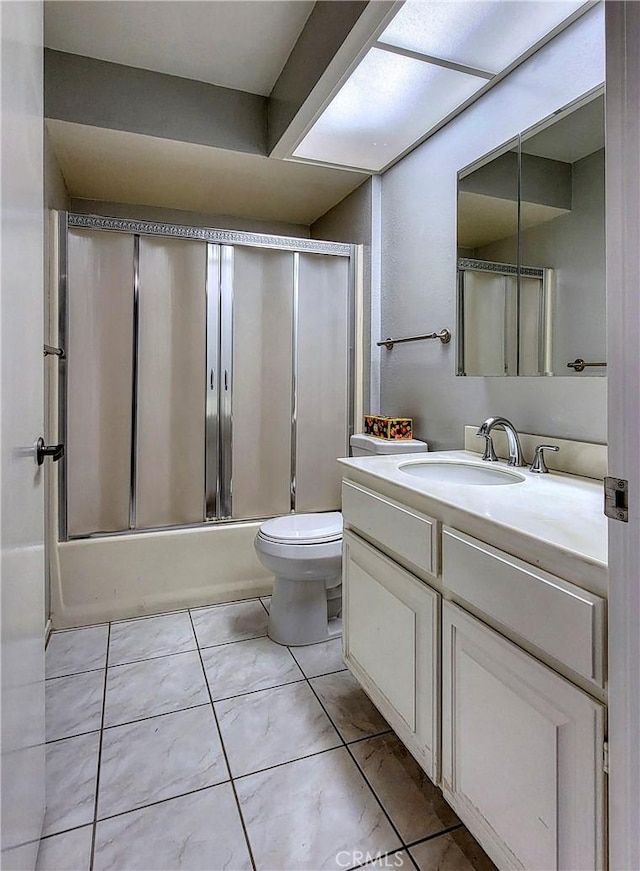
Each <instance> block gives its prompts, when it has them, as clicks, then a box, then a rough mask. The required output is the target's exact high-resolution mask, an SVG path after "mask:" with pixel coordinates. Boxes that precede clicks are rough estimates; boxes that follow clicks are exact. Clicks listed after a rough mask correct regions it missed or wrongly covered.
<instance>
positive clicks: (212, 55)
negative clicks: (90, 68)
mask: <svg viewBox="0 0 640 871" xmlns="http://www.w3.org/2000/svg"><path fill="white" fill-rule="evenodd" d="M313 6H314V3H313V0H216V2H202V0H196V2H192V0H178V2H174V0H124V2H123V0H110V2H94V0H88V2H87V0H46V2H45V15H44V42H45V45H46V46H47V47H48V48H53V49H57V50H58V51H65V52H69V53H71V54H80V55H85V56H86V57H93V58H98V59H100V60H105V61H111V62H113V63H118V64H124V65H125V66H132V67H140V68H142V69H146V70H154V71H156V72H160V73H167V74H168V75H173V76H181V77H183V78H188V79H196V80H198V81H202V82H209V83H210V84H214V85H221V86H223V87H226V88H234V89H236V90H240V91H248V92H250V93H253V94H263V95H265V96H267V95H268V94H269V93H270V92H271V90H272V88H273V85H274V84H275V82H276V80H277V78H278V76H279V75H280V73H281V71H282V68H283V66H284V64H285V62H286V60H287V58H288V57H289V54H290V53H291V50H292V48H293V46H294V45H295V43H296V41H297V39H298V36H299V35H300V32H301V31H302V28H303V27H304V25H305V22H306V20H307V18H308V17H309V14H310V12H311V10H312V9H313Z"/></svg>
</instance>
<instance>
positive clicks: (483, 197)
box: [457, 91, 606, 377]
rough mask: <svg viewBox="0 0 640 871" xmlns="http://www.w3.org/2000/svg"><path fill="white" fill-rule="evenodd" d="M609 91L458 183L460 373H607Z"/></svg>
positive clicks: (467, 171) (591, 97) (484, 160)
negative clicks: (606, 140)
mask: <svg viewBox="0 0 640 871" xmlns="http://www.w3.org/2000/svg"><path fill="white" fill-rule="evenodd" d="M604 215H605V208H604V97H603V95H602V93H601V91H598V92H597V93H593V94H590V95H588V96H587V97H585V98H583V99H581V100H580V101H577V102H576V103H574V104H572V105H570V106H568V107H566V108H565V109H564V110H562V111H560V112H558V113H556V114H555V115H554V116H552V117H550V118H547V119H546V120H544V121H543V122H541V123H540V124H537V125H536V126H535V127H534V128H532V129H531V130H528V131H525V132H524V133H522V134H521V135H520V136H519V137H517V138H516V139H514V140H511V141H510V142H509V143H506V144H505V145H504V146H502V147H501V148H500V149H497V150H496V151H494V152H492V153H491V154H489V155H486V156H485V157H483V158H482V159H481V160H480V161H477V162H476V163H475V164H474V165H473V166H471V167H468V168H467V169H465V170H463V171H462V172H461V173H460V175H459V178H458V223H457V226H458V258H459V259H458V270H459V271H458V330H459V345H458V374H460V375H552V374H553V375H569V376H572V377H576V372H578V373H580V374H578V376H577V377H584V376H585V375H604V374H606V368H605V364H604V363H600V364H599V365H596V364H594V363H593V362H588V363H587V365H586V367H585V369H583V370H581V369H576V368H575V367H572V366H571V365H570V364H571V362H572V361H575V360H576V359H584V360H586V361H606V328H605V324H606V319H605V318H606V312H605V281H604V264H605V250H604Z"/></svg>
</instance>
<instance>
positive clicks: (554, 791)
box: [342, 460, 606, 871]
mask: <svg viewBox="0 0 640 871" xmlns="http://www.w3.org/2000/svg"><path fill="white" fill-rule="evenodd" d="M343 462H345V464H347V463H348V462H351V463H353V464H354V473H356V474H357V473H358V472H359V466H358V465H356V464H357V461H356V460H351V461H343ZM376 468H381V469H382V468H383V467H382V464H381V463H380V465H379V467H376ZM386 468H387V467H384V469H385V471H386ZM379 477H382V476H381V475H380V476H379ZM365 480H366V483H367V484H368V483H369V481H370V482H371V483H370V486H371V489H369V487H367V486H365ZM543 484H544V482H543ZM376 486H377V482H376V480H375V479H374V478H373V477H371V478H370V479H365V476H364V475H361V476H359V478H357V479H356V480H349V479H348V478H347V479H346V480H344V481H343V491H342V492H343V516H344V521H345V532H344V553H343V606H344V607H343V625H344V654H345V662H346V664H347V666H348V667H349V669H350V670H351V672H352V673H353V675H354V676H355V677H356V678H357V680H358V681H359V682H360V684H361V685H362V687H363V689H364V690H365V691H366V692H367V694H368V695H369V696H370V698H371V699H372V700H373V702H374V703H375V704H376V705H377V707H378V708H379V710H380V711H381V713H382V714H383V715H384V716H385V717H386V718H387V720H388V722H389V724H390V725H391V727H392V728H393V729H394V731H395V732H396V733H397V735H398V736H399V737H400V739H401V740H402V741H403V742H404V744H405V745H406V746H407V748H408V749H409V750H410V751H411V752H412V754H413V755H414V756H415V758H416V759H417V760H418V762H419V763H420V765H421V766H422V768H423V769H424V771H425V772H426V773H427V774H428V775H429V777H431V779H432V780H433V781H434V782H435V783H436V784H438V785H439V786H440V787H441V789H442V791H443V794H444V796H445V797H446V799H447V800H448V802H449V803H450V804H451V806H452V807H453V809H454V810H455V811H456V813H457V814H458V815H459V816H460V818H461V819H462V821H463V822H464V823H465V825H466V826H467V827H468V828H469V830H470V831H471V832H472V834H473V835H474V836H475V837H476V838H477V840H478V841H479V842H480V844H481V845H482V846H483V847H484V849H485V850H486V851H487V853H488V854H489V856H490V857H491V858H492V859H493V861H494V862H495V863H496V864H497V865H498V867H499V868H501V869H507V868H509V869H511V868H513V869H516V868H518V869H531V871H540V869H544V871H552V869H558V871H586V869H589V871H598V869H603V868H605V867H606V858H605V857H606V803H605V782H606V774H605V746H606V745H605V728H606V707H605V705H604V704H603V702H604V701H605V700H606V655H605V654H606V601H605V599H604V598H603V596H601V595H597V592H598V591H599V590H600V589H601V587H600V586H598V587H597V588H596V589H594V586H595V585H594V584H593V583H592V584H591V591H589V589H585V588H584V587H586V586H588V584H587V583H585V584H584V587H583V586H580V585H579V584H578V583H574V580H573V573H572V572H569V571H568V570H566V566H567V562H566V561H564V562H563V552H560V556H559V559H558V560H557V561H556V560H555V559H554V558H553V556H552V557H549V555H548V553H547V552H542V551H541V554H542V555H543V556H544V559H541V561H542V562H544V564H545V565H546V567H547V569H548V568H549V567H553V565H554V563H556V564H557V565H558V570H559V571H562V567H563V566H564V567H565V571H564V573H565V574H566V575H567V577H561V576H560V575H556V574H552V573H550V572H549V571H546V570H543V569H542V568H540V567H539V566H538V565H534V560H533V559H532V558H531V557H529V559H530V560H531V561H530V562H527V561H525V560H524V559H521V558H519V557H516V556H514V555H512V554H510V553H507V552H505V551H504V550H501V549H499V548H498V547H496V546H495V544H496V543H498V541H499V542H500V543H501V544H502V543H503V542H504V541H505V540H507V541H512V542H513V543H514V550H517V549H518V546H520V549H521V551H522V550H526V553H527V555H528V554H530V553H532V551H531V548H530V537H529V538H528V539H525V540H524V544H523V543H522V542H521V541H520V540H519V539H517V538H511V539H510V538H509V537H506V539H505V536H504V534H503V530H498V532H497V533H496V534H495V537H494V538H492V537H491V530H490V529H488V530H487V538H488V540H489V541H493V542H494V543H493V544H490V543H487V542H486V541H482V540H480V539H479V538H477V537H474V536H473V535H471V534H469V533H470V532H474V533H475V534H476V535H477V534H478V533H477V529H478V528H479V527H478V524H477V520H476V517H477V516H478V515H479V514H480V512H477V513H476V515H465V514H463V513H462V512H457V511H454V510H451V507H450V502H447V501H445V499H447V500H449V499H450V498H451V497H450V494H449V493H448V492H447V494H446V497H444V498H443V499H442V502H441V504H440V505H439V504H438V502H437V501H436V500H435V499H433V498H431V499H425V500H424V503H425V508H426V509H428V511H429V513H425V512H422V511H421V510H418V508H417V506H418V505H420V504H421V503H420V501H419V500H418V499H417V498H416V496H415V493H414V492H412V493H411V494H410V498H409V499H408V500H407V503H408V504H403V503H402V502H401V501H399V498H398V496H397V494H398V493H399V492H401V491H400V490H399V488H397V487H391V486H385V484H384V482H382V483H381V485H380V491H376V489H375V488H376ZM535 486H538V484H537V479H536V485H535ZM560 486H562V484H560ZM583 489H584V488H583ZM580 492H581V493H582V490H581V491H580ZM392 493H393V494H394V496H395V498H391V494H392ZM560 498H562V497H560ZM571 498H573V497H571ZM481 508H482V511H483V512H484V511H486V507H485V503H481ZM543 509H544V506H542V507H541V508H540V512H542V516H546V515H544V511H543ZM536 512H538V509H536ZM536 516H538V513H536ZM467 519H468V520H469V528H468V529H467V531H463V530H464V529H465V525H464V523H465V521H466V520H467ZM452 521H454V522H456V525H457V522H458V521H460V523H461V525H462V530H461V529H457V528H454V527H453V526H451V525H449V524H451V523H452ZM483 528H485V529H487V527H486V524H485V525H484V527H483ZM572 540H573V539H572ZM503 546H504V545H503ZM544 546H545V545H544V542H543V541H542V542H541V548H542V547H544ZM583 561H584V567H583V565H582V562H581V559H580V558H578V560H577V561H576V560H574V562H573V565H574V566H575V567H576V572H575V575H576V578H575V580H577V581H580V580H584V577H589V572H590V571H591V570H592V565H593V563H589V560H588V557H587V556H585V557H584V558H583ZM569 576H570V577H572V580H569V579H568V577H569ZM583 576H584V577H583Z"/></svg>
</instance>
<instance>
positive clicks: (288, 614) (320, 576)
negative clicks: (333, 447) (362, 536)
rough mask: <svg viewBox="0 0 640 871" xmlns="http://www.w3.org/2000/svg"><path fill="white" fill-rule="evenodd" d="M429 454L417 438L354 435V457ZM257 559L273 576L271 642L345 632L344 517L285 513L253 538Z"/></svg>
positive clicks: (324, 637)
mask: <svg viewBox="0 0 640 871" xmlns="http://www.w3.org/2000/svg"><path fill="white" fill-rule="evenodd" d="M427 450H429V448H428V446H427V444H426V442H421V441H418V440H417V439H406V440H405V439H403V440H396V441H385V440H384V439H378V438H374V437H373V436H367V435H363V434H361V433H357V434H356V435H353V436H351V452H352V455H353V456H354V457H362V456H367V455H374V454H378V455H379V454H407V453H413V452H417V451H427ZM255 548H256V555H257V557H258V559H259V560H260V562H261V563H262V565H263V566H264V567H265V568H267V569H269V571H271V572H273V574H274V575H275V581H274V584H273V594H272V596H271V606H270V609H269V637H270V638H271V639H272V640H273V641H277V642H278V644H286V645H290V646H298V645H302V644H316V643H317V642H319V641H326V640H327V639H328V638H334V637H336V636H338V635H340V634H341V632H342V620H341V619H340V614H341V611H342V576H341V572H342V515H341V514H340V512H339V511H327V512H323V513H320V514H287V515H285V516H283V517H276V518H274V519H273V520H267V521H266V522H265V523H263V524H262V526H261V527H260V530H259V531H258V534H257V535H256V539H255Z"/></svg>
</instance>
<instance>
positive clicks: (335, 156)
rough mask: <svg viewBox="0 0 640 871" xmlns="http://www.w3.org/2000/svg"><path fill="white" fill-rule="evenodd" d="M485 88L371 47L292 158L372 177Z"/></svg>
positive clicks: (481, 83)
mask: <svg viewBox="0 0 640 871" xmlns="http://www.w3.org/2000/svg"><path fill="white" fill-rule="evenodd" d="M485 84H486V81H485V80H484V79H480V78H477V77H476V76H472V75H467V74H466V73H462V72H458V71H457V70H451V69H447V68H445V67H440V66H436V65H434V64H430V63H425V62H424V61H419V60H414V59H413V58H408V57H404V56H402V55H397V54H393V53H392V52H388V51H382V50H380V49H377V48H372V49H370V51H369V52H368V54H367V55H366V56H365V58H364V60H363V61H362V63H361V64H360V65H359V66H358V67H357V69H356V70H354V72H353V73H352V74H351V76H350V77H349V79H347V81H346V82H345V84H344V85H343V86H342V88H341V89H340V91H339V92H338V93H337V94H336V96H335V97H334V98H333V100H332V101H331V103H330V104H329V106H328V107H327V108H326V109H325V110H324V112H323V113H322V115H321V116H320V118H319V119H318V120H317V121H316V123H315V124H314V125H313V127H312V128H311V130H310V131H309V133H307V135H306V136H305V138H304V139H303V140H302V142H301V143H300V145H299V146H298V147H297V148H296V150H295V151H294V156H295V157H301V158H306V159H307V160H319V161H323V162H326V163H338V164H341V165H343V166H351V167H356V168H359V169H367V170H372V171H374V172H375V171H377V170H380V169H382V168H383V167H385V166H386V165H387V164H388V163H389V162H390V161H391V160H393V159H394V158H395V157H397V156H398V154H400V153H401V152H402V151H404V150H405V149H406V148H408V147H409V146H411V145H412V144H413V143H414V142H416V141H417V140H418V139H420V137H421V136H423V135H424V134H425V133H426V132H427V131H428V130H430V129H431V127H433V126H434V125H435V124H437V123H438V121H440V120H442V118H444V117H445V116H446V115H448V114H449V112H452V111H453V110H454V109H455V108H456V107H457V106H459V105H460V104H461V103H463V102H464V101H465V100H467V99H468V98H469V97H470V96H471V95H472V94H474V93H475V92H476V91H477V90H479V89H480V88H482V87H483V86H484V85H485Z"/></svg>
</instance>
